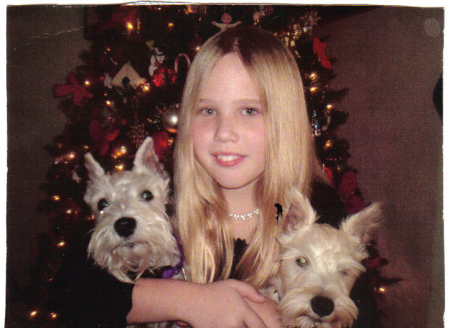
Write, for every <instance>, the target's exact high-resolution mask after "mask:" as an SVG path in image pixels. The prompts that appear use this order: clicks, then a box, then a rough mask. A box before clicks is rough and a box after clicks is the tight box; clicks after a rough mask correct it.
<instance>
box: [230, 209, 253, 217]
mask: <svg viewBox="0 0 450 328" xmlns="http://www.w3.org/2000/svg"><path fill="white" fill-rule="evenodd" d="M258 214H259V208H257V209H256V210H253V211H251V212H250V213H247V214H230V216H231V217H232V218H234V219H235V220H245V219H247V218H251V217H252V216H253V215H258Z"/></svg>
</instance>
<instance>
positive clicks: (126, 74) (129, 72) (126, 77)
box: [111, 62, 146, 89]
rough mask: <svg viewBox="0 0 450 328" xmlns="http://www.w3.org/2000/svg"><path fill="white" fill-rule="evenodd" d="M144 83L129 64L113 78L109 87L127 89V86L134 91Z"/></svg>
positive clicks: (144, 80)
mask: <svg viewBox="0 0 450 328" xmlns="http://www.w3.org/2000/svg"><path fill="white" fill-rule="evenodd" d="M145 82H146V79H144V78H142V77H140V76H139V74H138V73H137V72H136V71H135V70H134V68H133V67H132V66H131V64H130V62H128V63H126V64H125V65H124V66H123V67H122V68H121V69H120V70H119V72H118V73H117V74H116V76H114V78H113V79H112V81H111V85H113V86H115V87H117V88H127V87H128V86H131V87H133V89H136V88H137V87H138V86H139V85H141V84H143V83H145Z"/></svg>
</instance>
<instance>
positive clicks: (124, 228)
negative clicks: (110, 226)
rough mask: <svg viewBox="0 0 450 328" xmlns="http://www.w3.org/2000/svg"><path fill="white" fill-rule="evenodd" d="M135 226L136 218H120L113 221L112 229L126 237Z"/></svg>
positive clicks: (131, 232)
mask: <svg viewBox="0 0 450 328" xmlns="http://www.w3.org/2000/svg"><path fill="white" fill-rule="evenodd" d="M135 228H136V220H135V219H133V218H120V219H119V220H117V221H116V223H114V230H116V232H117V234H118V235H119V236H121V237H128V236H130V235H132V234H133V232H134V229H135Z"/></svg>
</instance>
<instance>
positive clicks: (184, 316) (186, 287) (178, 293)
mask: <svg viewBox="0 0 450 328" xmlns="http://www.w3.org/2000/svg"><path fill="white" fill-rule="evenodd" d="M265 301H266V298H265V297H264V296H262V295H260V294H259V293H258V292H257V291H256V290H255V289H254V288H253V287H251V286H250V285H248V284H246V283H243V282H240V281H237V280H231V279H230V280H223V281H218V282H214V283H210V284H195V283H192V282H187V281H181V280H172V279H139V280H138V281H137V283H136V285H135V287H134V289H133V294H132V308H131V311H130V312H129V313H128V316H127V321H128V323H130V324H133V323H144V322H162V321H183V322H186V323H188V324H189V325H190V326H192V327H194V328H197V327H202V328H208V327H211V328H212V327H214V328H215V327H224V328H225V327H249V328H252V327H255V328H256V327H258V328H260V327H263V328H266V327H268V326H267V325H266V324H265V323H264V322H263V320H262V319H261V317H262V315H261V317H260V315H258V314H257V312H256V311H258V310H256V311H255V310H253V309H252V306H250V305H249V304H250V303H252V302H253V304H263V303H265ZM247 302H249V303H247Z"/></svg>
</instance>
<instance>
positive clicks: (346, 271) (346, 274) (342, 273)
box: [339, 269, 350, 277]
mask: <svg viewBox="0 0 450 328" xmlns="http://www.w3.org/2000/svg"><path fill="white" fill-rule="evenodd" d="M339 273H340V274H341V275H342V276H344V277H345V276H348V275H349V274H350V273H349V271H348V270H345V269H342V270H339Z"/></svg>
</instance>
